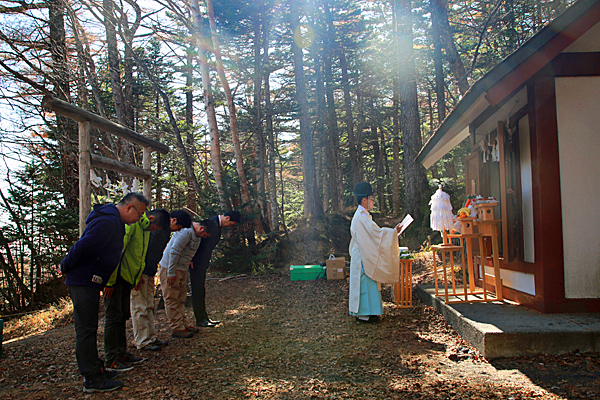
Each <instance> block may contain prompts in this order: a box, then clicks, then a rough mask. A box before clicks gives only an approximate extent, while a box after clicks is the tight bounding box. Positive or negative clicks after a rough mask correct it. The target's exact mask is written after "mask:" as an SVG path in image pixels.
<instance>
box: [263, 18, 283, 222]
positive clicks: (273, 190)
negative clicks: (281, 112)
mask: <svg viewBox="0 0 600 400" xmlns="http://www.w3.org/2000/svg"><path fill="white" fill-rule="evenodd" d="M268 32H269V27H268V26H265V33H266V34H265V38H264V44H263V45H264V47H263V52H264V58H265V60H264V62H265V65H269V33H268ZM270 74H271V71H270V70H269V68H268V67H267V68H265V69H264V82H265V123H266V131H267V143H268V145H269V205H270V210H271V212H270V214H271V216H270V218H269V221H270V223H271V231H273V232H276V231H278V230H279V206H278V204H277V169H276V165H275V161H276V159H275V157H276V154H277V149H276V147H275V133H274V132H273V108H272V106H271V86H270V81H269V80H270Z"/></svg>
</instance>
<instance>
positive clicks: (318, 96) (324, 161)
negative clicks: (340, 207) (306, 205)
mask: <svg viewBox="0 0 600 400" xmlns="http://www.w3.org/2000/svg"><path fill="white" fill-rule="evenodd" d="M316 36H317V39H316V40H315V44H314V45H313V46H312V47H313V50H314V51H313V52H312V53H313V60H314V61H313V63H314V70H315V103H316V110H315V118H316V121H315V124H314V127H315V128H314V132H315V137H316V141H317V148H316V149H315V151H318V152H319V154H316V156H317V166H316V168H317V187H319V188H321V192H322V194H323V195H322V198H321V200H322V203H323V210H324V211H325V212H329V210H330V200H331V179H330V175H329V172H330V171H329V170H330V168H329V160H328V157H329V155H330V154H329V153H330V149H329V145H330V143H329V137H328V135H327V129H326V123H325V121H326V119H327V117H326V108H327V104H326V100H325V80H324V78H323V70H324V67H323V58H322V57H321V53H322V52H323V51H322V48H321V47H318V45H317V43H318V42H320V39H321V38H322V35H321V34H320V32H319V33H318V34H316Z"/></svg>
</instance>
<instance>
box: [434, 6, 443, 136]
mask: <svg viewBox="0 0 600 400" xmlns="http://www.w3.org/2000/svg"><path fill="white" fill-rule="evenodd" d="M434 1H436V0H432V1H431V4H430V12H431V20H432V23H431V27H432V32H431V38H432V42H433V65H434V69H435V97H436V100H437V111H438V122H439V123H440V124H441V123H442V121H443V120H444V119H445V118H446V90H445V89H446V86H445V84H444V65H443V55H442V41H441V36H440V22H439V20H440V18H441V16H440V15H439V12H438V11H439V10H438V9H437V7H436V6H435V4H434ZM433 126H434V125H433V121H432V128H431V130H432V131H433V130H434V129H433Z"/></svg>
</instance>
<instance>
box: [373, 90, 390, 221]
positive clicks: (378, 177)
mask: <svg viewBox="0 0 600 400" xmlns="http://www.w3.org/2000/svg"><path fill="white" fill-rule="evenodd" d="M378 122H379V121H378V115H377V111H376V108H375V102H374V101H373V100H371V146H372V147H373V162H374V163H375V165H374V166H375V182H374V183H375V185H374V186H375V196H376V197H377V203H378V205H379V211H380V212H381V213H382V214H385V213H386V207H385V198H384V189H383V188H384V184H385V182H384V179H385V178H384V176H383V157H382V154H381V148H380V147H379V133H378V131H377V124H378Z"/></svg>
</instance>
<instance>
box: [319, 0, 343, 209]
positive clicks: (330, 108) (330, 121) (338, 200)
mask: <svg viewBox="0 0 600 400" xmlns="http://www.w3.org/2000/svg"><path fill="white" fill-rule="evenodd" d="M323 8H324V9H325V19H326V22H327V29H326V32H325V35H324V38H323V39H324V40H323V50H324V54H325V56H324V58H323V75H324V78H325V99H326V104H327V166H328V168H329V171H328V172H329V182H328V184H329V186H330V190H331V210H332V211H333V212H339V211H340V210H341V208H342V207H341V204H342V194H341V187H342V179H341V170H340V137H339V133H338V123H337V115H336V112H335V99H334V95H333V91H334V86H335V84H334V82H333V70H332V69H333V68H332V65H331V59H332V55H333V49H334V47H335V31H334V26H333V16H332V15H331V11H330V10H329V4H328V2H327V1H325V2H324V4H323Z"/></svg>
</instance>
